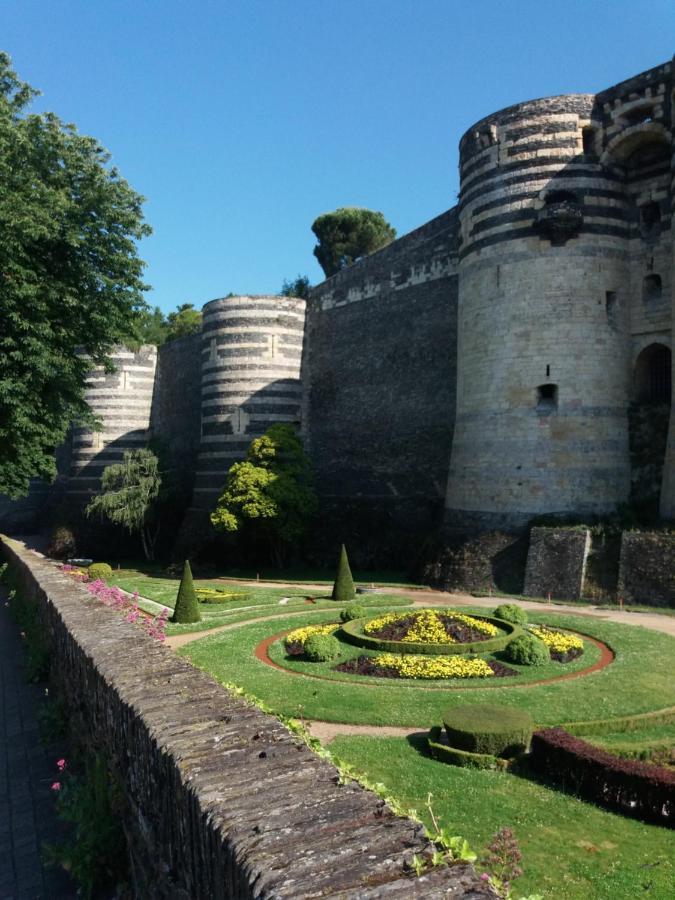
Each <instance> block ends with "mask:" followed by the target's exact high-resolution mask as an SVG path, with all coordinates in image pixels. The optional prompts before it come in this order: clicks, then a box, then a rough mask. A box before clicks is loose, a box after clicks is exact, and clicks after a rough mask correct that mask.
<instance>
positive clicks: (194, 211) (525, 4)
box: [0, 0, 675, 310]
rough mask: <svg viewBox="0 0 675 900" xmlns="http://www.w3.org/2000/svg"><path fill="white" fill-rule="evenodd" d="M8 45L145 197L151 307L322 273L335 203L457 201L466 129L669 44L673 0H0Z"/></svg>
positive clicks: (262, 288)
mask: <svg viewBox="0 0 675 900" xmlns="http://www.w3.org/2000/svg"><path fill="white" fill-rule="evenodd" d="M0 34H1V35H2V49H4V50H6V51H7V52H8V53H10V55H11V56H12V58H13V61H14V67H15V69H16V70H17V71H18V73H19V75H20V76H21V77H22V78H23V79H24V80H26V81H29V82H30V83H31V84H32V85H33V86H34V87H38V88H40V89H41V90H42V92H43V97H42V98H41V99H40V101H39V102H38V105H37V108H38V109H50V110H53V111H54V112H56V113H57V114H58V115H60V116H61V118H63V119H64V120H66V121H72V122H75V124H76V125H77V126H78V128H79V129H80V131H82V132H84V133H88V134H92V135H95V136H96V137H97V138H98V139H99V140H100V141H101V142H102V143H103V144H104V146H106V147H107V148H108V149H109V150H110V151H111V153H112V155H113V160H114V163H115V164H116V165H117V166H118V168H119V169H120V170H121V172H122V174H123V175H124V176H125V177H126V178H127V180H128V181H129V182H130V183H131V184H132V186H133V187H134V188H135V189H136V190H138V191H139V192H140V193H142V194H143V195H144V196H145V197H146V198H147V203H146V206H145V211H146V218H147V220H148V221H149V223H150V224H151V225H152V227H153V229H154V234H153V236H152V237H151V238H149V239H147V240H146V241H144V242H142V244H141V255H142V256H143V258H144V259H145V260H146V261H147V263H148V268H147V270H146V277H147V280H148V282H149V283H150V284H152V286H153V290H152V291H151V292H149V294H148V300H149V302H151V303H152V304H158V305H160V306H161V307H162V308H163V309H165V310H170V309H173V308H175V307H176V306H177V305H178V304H179V303H182V302H193V303H195V304H196V305H201V304H202V303H205V302H206V301H207V300H210V299H213V298H214V297H219V296H223V295H225V294H227V293H229V292H230V291H234V292H235V293H276V292H277V291H278V290H279V288H280V287H281V284H282V282H283V280H284V279H285V278H293V277H295V275H297V274H299V273H301V274H307V275H309V277H310V279H311V281H312V282H313V283H316V282H318V281H320V280H321V277H322V276H321V270H320V268H319V266H318V265H317V263H316V262H315V260H314V257H313V255H312V248H313V245H314V240H313V235H312V233H311V231H310V226H311V223H312V222H313V220H314V219H315V218H316V216H317V215H319V214H320V213H322V212H325V211H328V210H332V209H335V208H336V207H338V206H350V205H354V206H366V207H370V208H372V209H376V210H380V211H382V212H383V213H384V215H385V217H386V218H387V219H388V220H389V221H390V222H391V224H392V225H394V227H395V228H396V229H397V230H398V233H399V234H404V233H405V232H406V231H409V230H410V229H412V228H415V227H417V226H418V225H421V224H422V223H423V222H425V221H427V220H428V219H430V218H432V217H433V216H435V215H437V214H439V213H441V212H443V210H445V209H448V208H449V207H450V206H452V205H453V204H454V203H455V200H456V193H457V187H458V184H457V143H458V141H459V138H460V137H461V135H462V133H463V132H464V131H465V130H466V129H467V128H468V127H469V126H470V125H471V124H472V123H473V122H475V121H476V120H477V119H479V118H481V116H484V115H487V114H488V113H491V112H494V111H496V110H498V109H500V108H501V107H503V106H507V105H509V104H511V103H517V102H519V101H522V100H527V99H530V98H532V97H541V96H547V95H551V94H560V93H572V92H575V91H582V92H586V91H589V92H595V91H597V90H602V89H604V88H606V87H609V86H611V85H612V84H614V83H616V82H618V81H621V80H623V79H624V78H627V77H629V76H631V75H634V74H636V73H638V72H640V71H642V70H644V69H648V68H651V67H652V66H655V65H658V64H659V63H662V62H665V61H666V60H668V59H670V58H671V56H672V54H673V50H675V40H674V37H675V5H674V4H673V2H672V0H642V2H640V3H636V2H634V0H630V2H628V0H584V2H580V0H565V2H547V0H538V2H531V0H511V2H510V3H507V2H494V0H472V2H461V3H460V2H454V0H445V2H441V0H415V2H412V0H360V2H356V0H314V2H309V0H248V2H246V0H231V2H227V0H220V2H215V0H210V2H200V0H194V2H191V3H188V2H181V0H133V2H129V0H107V2H105V3H104V2H102V0H21V2H20V3H19V2H16V0H14V2H8V0H0Z"/></svg>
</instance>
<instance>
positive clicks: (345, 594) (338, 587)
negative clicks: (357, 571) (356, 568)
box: [331, 544, 356, 603]
mask: <svg viewBox="0 0 675 900" xmlns="http://www.w3.org/2000/svg"><path fill="white" fill-rule="evenodd" d="M355 596H356V590H355V588H354V579H353V578H352V570H351V569H350V568H349V560H348V559H347V550H346V548H345V545H344V544H342V546H341V547H340V559H339V560H338V568H337V575H336V576H335V583H334V584H333V593H332V594H331V599H332V600H338V601H339V602H340V603H348V602H349V601H350V600H353V599H354V597H355Z"/></svg>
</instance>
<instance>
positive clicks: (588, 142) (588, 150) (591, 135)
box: [581, 125, 596, 156]
mask: <svg viewBox="0 0 675 900" xmlns="http://www.w3.org/2000/svg"><path fill="white" fill-rule="evenodd" d="M581 141H582V146H583V151H584V156H595V155H596V153H595V128H591V127H590V126H589V125H588V126H586V128H584V129H583V130H582V132H581Z"/></svg>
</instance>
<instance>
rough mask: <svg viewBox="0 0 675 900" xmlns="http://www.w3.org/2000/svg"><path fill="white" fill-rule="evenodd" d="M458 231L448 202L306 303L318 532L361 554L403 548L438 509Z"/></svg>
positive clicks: (446, 443) (308, 421) (450, 386)
mask: <svg viewBox="0 0 675 900" xmlns="http://www.w3.org/2000/svg"><path fill="white" fill-rule="evenodd" d="M456 241H457V219H456V212H455V210H450V211H449V212H447V213H445V214H443V215H442V216H439V217H438V218H436V219H434V220H432V221H431V222H429V223H427V224H426V225H425V226H423V227H422V228H419V229H417V230H416V231H414V232H411V233H410V234H408V235H406V236H404V237H402V238H400V239H399V240H397V241H395V242H394V243H392V244H390V245H389V246H387V247H385V248H383V249H382V250H380V251H378V252H376V253H374V254H372V255H371V256H368V257H365V258H364V259H362V260H360V261H358V262H357V263H355V264H354V265H353V266H351V267H350V268H348V269H345V270H343V271H341V272H339V273H338V274H336V275H334V276H333V277H332V278H329V279H328V280H327V281H325V282H324V283H323V284H320V285H318V286H317V287H316V288H314V289H313V291H312V294H311V299H310V301H309V303H308V309H307V339H306V347H305V354H304V360H303V373H304V376H303V377H304V380H305V415H304V420H303V421H304V423H305V428H306V430H307V435H308V448H309V451H310V454H311V457H312V461H313V464H314V468H315V473H316V483H317V490H318V492H319V495H320V497H321V501H322V510H323V513H324V514H323V515H322V528H323V529H325V532H326V533H325V534H324V535H323V537H324V540H325V543H326V545H330V544H331V542H335V541H337V540H341V539H344V540H346V541H350V542H351V543H350V552H352V553H353V554H357V555H358V554H361V555H362V558H363V557H364V555H365V556H367V554H368V547H372V546H374V545H376V544H377V545H379V551H378V552H379V554H380V555H379V557H378V558H379V559H382V558H383V556H382V554H384V555H385V557H386V556H387V554H388V555H389V556H390V557H396V555H397V554H398V553H399V552H400V547H401V546H405V548H406V551H407V553H406V555H407V557H408V558H410V553H411V549H413V548H414V545H415V544H419V542H420V540H421V539H423V538H424V536H425V535H427V534H428V533H429V530H430V529H431V527H432V525H433V524H434V516H437V515H438V514H439V513H440V510H441V508H442V498H443V494H444V490H445V483H446V478H447V467H448V457H449V452H450V443H451V439H452V425H453V419H454V406H455V403H454V395H455V340H456V297H457V264H456ZM383 529H386V535H385V532H384V531H383ZM398 561H399V562H400V557H399V558H398Z"/></svg>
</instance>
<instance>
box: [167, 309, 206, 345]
mask: <svg viewBox="0 0 675 900" xmlns="http://www.w3.org/2000/svg"><path fill="white" fill-rule="evenodd" d="M166 324H167V329H166V340H167V341H175V340H176V338H182V337H188V335H190V334H197V333H198V332H199V331H201V327H202V314H201V313H200V311H199V310H198V309H195V308H194V306H193V305H192V303H182V304H181V305H180V306H179V307H178V309H177V310H176V311H175V312H170V313H169V315H168V316H167V319H166Z"/></svg>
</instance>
